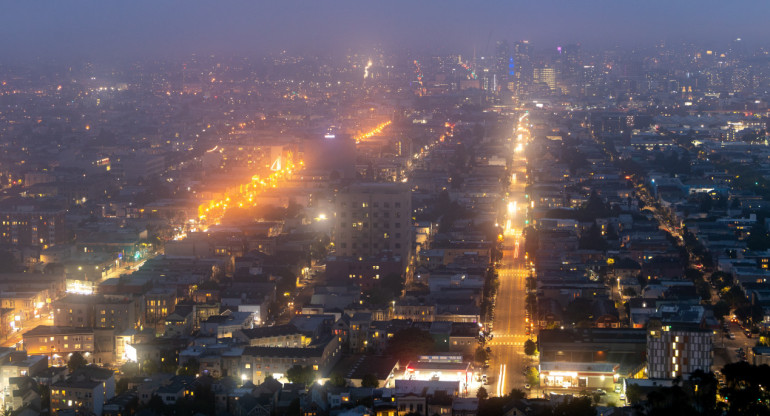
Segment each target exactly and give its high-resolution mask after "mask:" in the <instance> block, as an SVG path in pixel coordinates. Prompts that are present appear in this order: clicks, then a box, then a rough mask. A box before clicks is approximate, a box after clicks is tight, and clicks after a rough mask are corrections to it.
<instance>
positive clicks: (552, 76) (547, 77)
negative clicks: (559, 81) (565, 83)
mask: <svg viewBox="0 0 770 416" xmlns="http://www.w3.org/2000/svg"><path fill="white" fill-rule="evenodd" d="M533 80H534V82H535V84H546V85H548V88H550V89H551V91H554V90H556V70H555V69H554V68H553V67H550V66H541V67H537V68H535V69H534V72H533Z"/></svg>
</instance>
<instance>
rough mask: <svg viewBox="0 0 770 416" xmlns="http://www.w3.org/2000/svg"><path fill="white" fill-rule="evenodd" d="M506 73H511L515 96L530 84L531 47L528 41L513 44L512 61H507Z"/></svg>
mask: <svg viewBox="0 0 770 416" xmlns="http://www.w3.org/2000/svg"><path fill="white" fill-rule="evenodd" d="M508 65H509V66H508V68H509V70H508V73H509V74H510V73H511V72H513V84H514V88H515V90H516V91H514V92H515V93H517V94H521V93H522V92H523V90H524V89H525V88H526V87H528V86H529V85H531V83H532V45H530V43H529V41H528V40H523V41H520V42H515V43H514V44H513V61H510V60H509V61H508Z"/></svg>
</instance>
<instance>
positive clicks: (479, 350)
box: [473, 347, 489, 363]
mask: <svg viewBox="0 0 770 416" xmlns="http://www.w3.org/2000/svg"><path fill="white" fill-rule="evenodd" d="M473 358H474V360H475V361H476V362H477V363H485V362H486V361H487V360H488V359H489V353H488V352H487V350H485V349H484V347H476V353H475V354H473Z"/></svg>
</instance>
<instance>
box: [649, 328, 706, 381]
mask: <svg viewBox="0 0 770 416" xmlns="http://www.w3.org/2000/svg"><path fill="white" fill-rule="evenodd" d="M712 361H713V351H712V339H711V331H710V330H708V329H703V328H699V327H693V326H689V325H687V326H683V325H667V324H665V323H664V324H662V325H656V324H655V322H654V321H650V325H649V326H648V330H647V377H649V378H662V379H673V378H676V377H683V378H686V377H687V376H688V375H689V374H691V373H692V372H693V371H695V370H703V371H705V372H707V373H708V372H709V371H711V363H712Z"/></svg>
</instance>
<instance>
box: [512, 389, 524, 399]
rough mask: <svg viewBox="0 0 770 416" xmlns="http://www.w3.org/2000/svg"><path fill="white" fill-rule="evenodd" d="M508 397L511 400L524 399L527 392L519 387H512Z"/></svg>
mask: <svg viewBox="0 0 770 416" xmlns="http://www.w3.org/2000/svg"><path fill="white" fill-rule="evenodd" d="M508 397H510V398H511V400H524V399H526V398H527V393H526V392H525V391H524V390H521V389H513V390H511V392H510V393H508Z"/></svg>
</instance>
